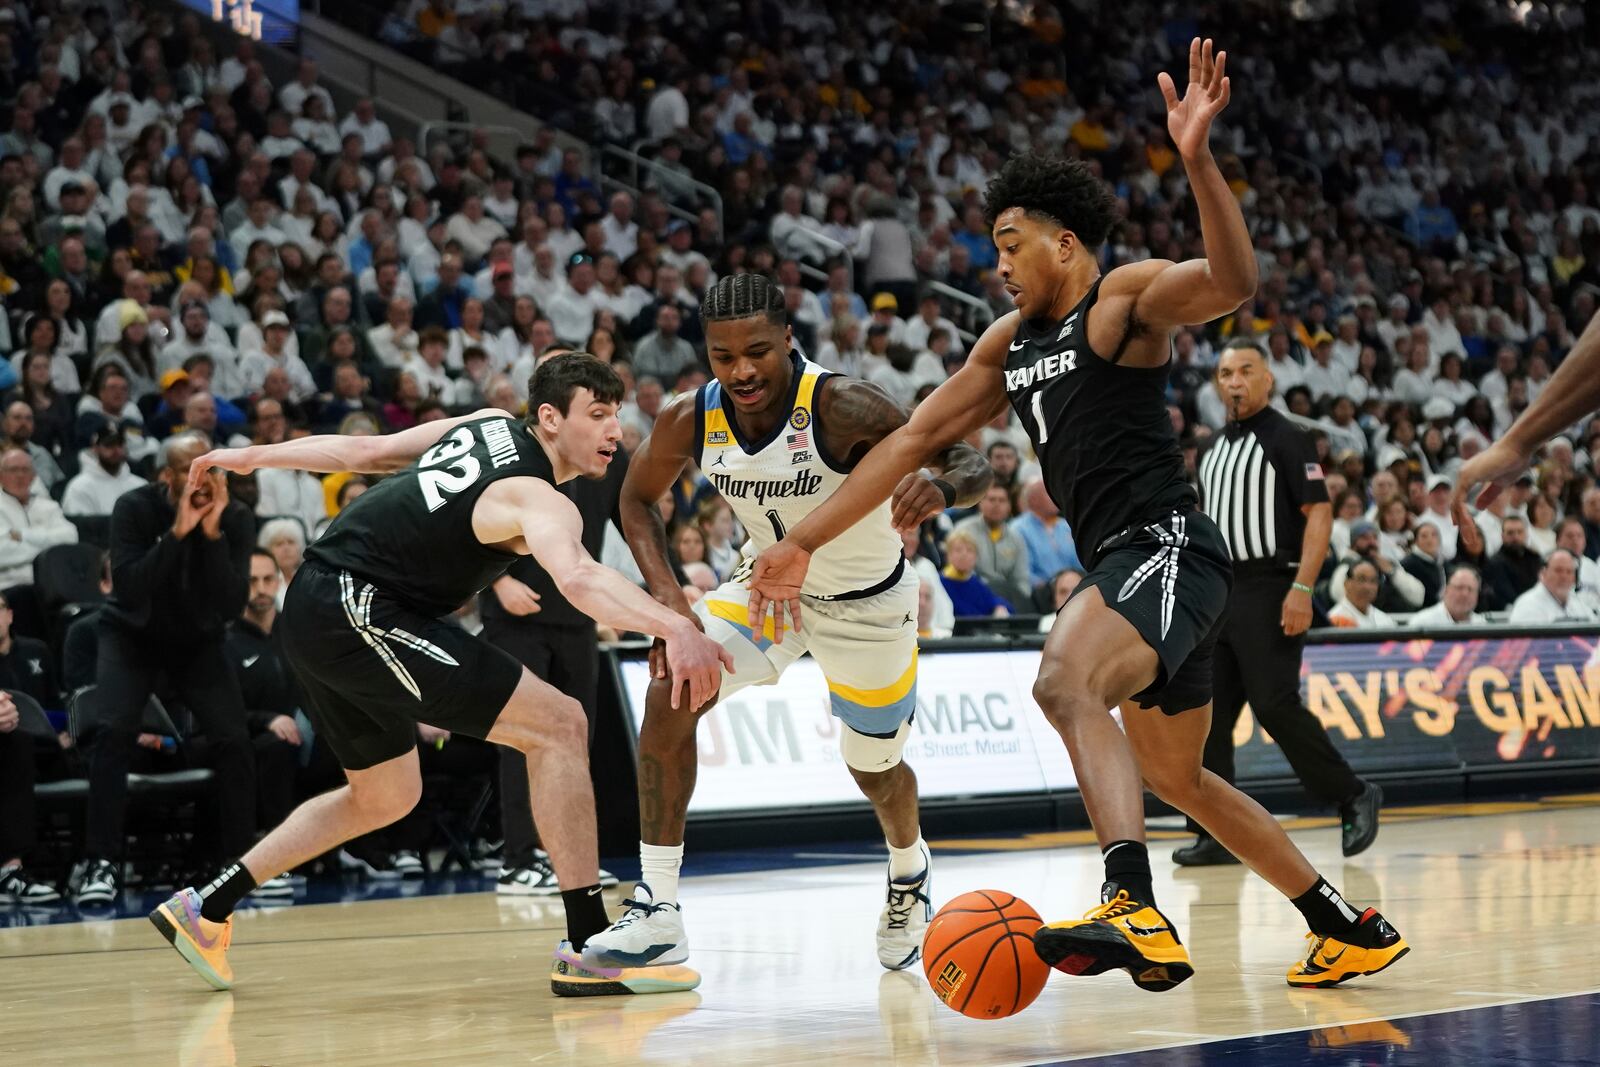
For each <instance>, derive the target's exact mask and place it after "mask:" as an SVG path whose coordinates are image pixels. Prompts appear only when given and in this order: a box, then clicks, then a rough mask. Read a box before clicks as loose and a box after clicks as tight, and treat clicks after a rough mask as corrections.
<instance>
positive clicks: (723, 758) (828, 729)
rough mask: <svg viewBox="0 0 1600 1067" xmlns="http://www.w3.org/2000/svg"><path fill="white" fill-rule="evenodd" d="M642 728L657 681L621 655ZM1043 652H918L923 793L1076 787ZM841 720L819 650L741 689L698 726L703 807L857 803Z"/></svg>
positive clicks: (915, 742) (916, 736) (911, 752)
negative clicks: (1045, 684) (1051, 707)
mask: <svg viewBox="0 0 1600 1067" xmlns="http://www.w3.org/2000/svg"><path fill="white" fill-rule="evenodd" d="M619 666H620V667H621V672H622V682H623V689H624V690H625V694H626V697H627V701H626V702H627V704H628V705H629V709H630V714H631V715H632V719H633V729H634V733H635V736H637V734H638V730H639V727H640V725H641V724H642V723H643V721H644V695H645V690H646V688H647V687H648V686H649V684H650V672H649V667H648V666H647V664H646V663H645V661H644V660H642V659H635V660H623V661H622V662H621V663H620V664H619ZM1038 667H1039V654H1038V653H1037V652H1019V653H1006V652H947V653H939V652H929V651H926V650H925V651H924V652H923V653H922V655H921V656H920V657H919V658H918V671H917V714H916V719H915V720H914V722H913V725H912V728H911V736H910V738H909V740H908V741H907V743H906V759H907V761H908V762H909V763H911V764H912V765H913V766H914V767H915V768H916V771H917V783H918V791H919V792H920V793H921V795H922V796H924V797H962V796H974V795H1000V794H1008V793H1043V792H1046V791H1048V790H1056V789H1070V788H1072V787H1073V786H1075V785H1076V779H1074V778H1073V776H1072V765H1071V763H1070V762H1069V761H1068V759H1067V753H1066V749H1065V748H1063V747H1062V744H1061V741H1060V739H1059V737H1058V735H1057V734H1056V732H1055V730H1053V729H1052V728H1051V727H1050V724H1049V723H1048V722H1046V721H1045V718H1044V713H1043V712H1041V711H1040V710H1039V706H1038V705H1037V704H1035V703H1034V701H1033V696H1032V689H1033V679H1034V675H1035V674H1036V673H1037V672H1038ZM840 729H841V726H840V723H839V720H838V719H835V718H834V717H833V715H832V714H831V713H830V711H829V707H828V686H827V683H826V682H825V681H824V680H823V677H822V671H821V670H820V669H818V667H817V664H816V661H815V660H812V659H811V658H810V657H807V658H805V659H802V660H800V662H798V663H796V664H794V665H793V666H792V667H790V668H789V669H788V670H787V671H786V672H784V675H783V677H782V678H781V679H779V681H778V682H777V683H776V684H774V685H753V686H749V687H747V688H745V689H741V690H740V691H739V692H737V693H735V694H734V695H733V696H732V697H730V698H729V699H728V700H725V701H723V702H722V703H721V704H719V705H718V706H717V707H716V708H714V709H713V710H712V711H710V712H707V713H706V716H705V719H704V721H703V722H701V724H700V730H699V735H698V736H699V745H700V773H699V778H698V780H697V782H696V785H695V793H694V799H693V800H691V801H690V803H689V812H690V814H691V815H693V814H701V813H710V812H736V811H760V810H770V809H775V808H777V809H786V808H794V807H801V806H804V805H807V804H839V803H859V802H860V801H861V790H860V789H858V788H857V787H856V784H855V780H854V779H853V778H851V777H850V770H849V768H848V767H846V766H845V763H844V760H843V758H842V757H841V756H840V755H839V730H840Z"/></svg>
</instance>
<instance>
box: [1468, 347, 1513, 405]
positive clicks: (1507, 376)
mask: <svg viewBox="0 0 1600 1067" xmlns="http://www.w3.org/2000/svg"><path fill="white" fill-rule="evenodd" d="M1521 374H1522V357H1521V356H1520V355H1518V354H1517V347H1516V345H1501V346H1500V347H1499V348H1497V349H1495V353H1494V370H1492V371H1490V372H1489V373H1488V374H1485V375H1484V376H1483V377H1482V378H1480V379H1479V380H1478V392H1480V393H1482V394H1483V395H1484V396H1486V397H1488V398H1489V400H1490V401H1492V402H1496V403H1499V402H1502V401H1504V400H1505V398H1506V393H1507V392H1508V391H1509V387H1510V385H1511V380H1512V379H1513V378H1518V377H1520V376H1521Z"/></svg>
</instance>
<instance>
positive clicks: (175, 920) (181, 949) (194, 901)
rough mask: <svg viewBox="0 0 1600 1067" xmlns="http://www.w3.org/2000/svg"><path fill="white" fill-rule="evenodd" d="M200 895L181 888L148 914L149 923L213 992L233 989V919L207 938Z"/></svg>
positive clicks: (194, 891) (195, 891) (196, 891)
mask: <svg viewBox="0 0 1600 1067" xmlns="http://www.w3.org/2000/svg"><path fill="white" fill-rule="evenodd" d="M201 904H202V901H201V899H200V892H199V890H196V889H180V890H178V891H177V892H176V893H174V894H173V895H172V896H170V897H168V898H167V899H166V901H165V902H164V903H162V904H161V905H160V906H159V907H158V908H156V910H155V911H152V912H151V913H150V922H151V923H152V924H154V926H155V928H156V929H157V930H160V931H161V936H162V937H164V938H166V939H167V940H168V941H170V942H171V943H172V947H173V948H175V949H177V950H178V955H180V956H182V957H183V958H184V959H186V960H188V961H189V966H191V967H193V968H194V969H195V972H196V973H197V974H199V975H200V977H201V978H204V979H205V980H206V981H207V982H209V983H211V985H212V987H213V988H215V989H232V988H233V968H232V967H230V966H228V945H229V943H230V942H232V940H233V919H231V918H230V919H229V920H228V921H227V922H225V923H223V924H222V929H221V930H218V931H217V932H216V933H215V934H211V935H208V934H206V932H205V930H204V929H203V927H204V925H205V923H204V920H202V919H201V918H200V906H201Z"/></svg>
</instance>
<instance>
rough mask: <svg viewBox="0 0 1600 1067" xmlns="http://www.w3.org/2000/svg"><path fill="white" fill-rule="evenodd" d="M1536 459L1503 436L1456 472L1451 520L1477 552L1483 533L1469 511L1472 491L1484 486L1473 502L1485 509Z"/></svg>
mask: <svg viewBox="0 0 1600 1067" xmlns="http://www.w3.org/2000/svg"><path fill="white" fill-rule="evenodd" d="M1532 462H1533V455H1532V453H1529V452H1524V451H1522V450H1521V449H1519V448H1517V447H1516V446H1515V445H1513V444H1511V442H1510V441H1508V440H1506V439H1505V438H1501V439H1500V440H1498V441H1496V442H1495V443H1494V444H1492V445H1490V446H1489V447H1488V448H1486V449H1484V450H1483V451H1482V452H1479V453H1478V454H1477V455H1476V456H1473V457H1472V458H1471V459H1469V460H1467V461H1466V462H1465V463H1463V464H1462V465H1461V470H1460V471H1459V472H1458V473H1457V474H1456V487H1455V491H1454V492H1452V493H1451V494H1450V519H1451V521H1452V522H1454V523H1455V524H1456V529H1457V530H1459V531H1460V532H1461V540H1462V541H1463V542H1464V543H1465V544H1466V546H1467V549H1468V550H1469V551H1471V552H1474V553H1475V552H1478V551H1480V550H1481V549H1482V548H1483V536H1482V535H1481V534H1480V533H1479V532H1478V524H1477V523H1475V522H1473V521H1472V516H1471V515H1470V514H1468V512H1467V501H1468V500H1470V499H1471V498H1472V491H1473V490H1474V489H1476V488H1477V487H1478V486H1479V485H1482V486H1483V492H1481V493H1479V494H1478V496H1477V499H1476V500H1475V501H1473V506H1474V507H1476V508H1477V509H1478V510H1480V511H1481V510H1483V509H1484V508H1487V507H1488V506H1489V505H1490V504H1492V503H1494V499H1495V497H1497V496H1499V495H1500V492H1501V490H1503V489H1509V488H1510V487H1511V486H1512V485H1513V484H1514V483H1515V482H1516V480H1517V478H1518V477H1520V476H1521V475H1522V474H1523V473H1525V472H1526V471H1527V469H1528V465H1529V464H1531V463H1532Z"/></svg>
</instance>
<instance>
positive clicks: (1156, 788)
mask: <svg viewBox="0 0 1600 1067" xmlns="http://www.w3.org/2000/svg"><path fill="white" fill-rule="evenodd" d="M1144 777H1145V784H1146V785H1148V786H1149V787H1150V791H1151V792H1152V793H1154V794H1155V795H1156V796H1158V797H1160V798H1161V799H1162V800H1163V801H1164V802H1166V803H1167V804H1170V805H1172V806H1173V807H1175V808H1177V809H1178V810H1179V811H1188V810H1189V809H1190V808H1192V807H1193V806H1194V805H1195V802H1196V801H1198V800H1199V799H1200V790H1201V785H1200V778H1201V770H1200V768H1199V767H1156V768H1153V769H1149V770H1146V771H1145V776H1144Z"/></svg>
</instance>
